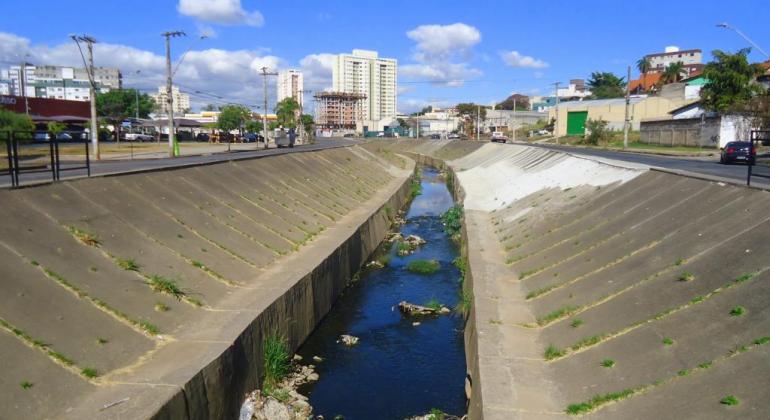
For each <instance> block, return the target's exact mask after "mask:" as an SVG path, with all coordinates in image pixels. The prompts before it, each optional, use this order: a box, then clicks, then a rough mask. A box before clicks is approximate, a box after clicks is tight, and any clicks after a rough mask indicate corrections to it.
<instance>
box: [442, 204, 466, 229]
mask: <svg viewBox="0 0 770 420" xmlns="http://www.w3.org/2000/svg"><path fill="white" fill-rule="evenodd" d="M441 221H442V222H444V230H445V231H446V233H447V234H448V235H449V236H454V235H456V234H458V233H460V230H462V228H463V225H462V223H463V207H462V206H461V205H459V204H455V205H454V206H452V207H450V208H449V210H447V211H446V212H445V213H444V214H442V215H441Z"/></svg>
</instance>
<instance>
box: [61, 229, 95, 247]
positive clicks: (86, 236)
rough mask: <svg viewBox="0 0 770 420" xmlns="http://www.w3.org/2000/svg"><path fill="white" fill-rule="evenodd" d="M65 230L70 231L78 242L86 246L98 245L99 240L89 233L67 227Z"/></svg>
mask: <svg viewBox="0 0 770 420" xmlns="http://www.w3.org/2000/svg"><path fill="white" fill-rule="evenodd" d="M67 230H69V231H70V233H71V234H73V235H74V236H75V237H76V238H77V239H78V240H79V241H80V242H82V243H83V244H85V245H88V246H97V245H99V238H98V237H97V236H96V235H94V234H93V233H91V232H87V231H85V230H82V229H78V228H76V227H74V226H67Z"/></svg>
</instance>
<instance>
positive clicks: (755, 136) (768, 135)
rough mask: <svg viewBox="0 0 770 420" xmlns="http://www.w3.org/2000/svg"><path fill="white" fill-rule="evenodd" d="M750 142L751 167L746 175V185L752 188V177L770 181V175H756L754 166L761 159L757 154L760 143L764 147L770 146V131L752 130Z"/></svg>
mask: <svg viewBox="0 0 770 420" xmlns="http://www.w3.org/2000/svg"><path fill="white" fill-rule="evenodd" d="M749 141H750V142H751V150H750V151H749V153H750V155H749V167H748V170H747V174H746V185H749V186H750V185H751V177H752V176H755V177H759V178H766V179H770V173H756V172H755V171H754V165H756V163H757V162H756V160H757V159H758V158H759V157H760V156H759V155H758V154H757V152H756V151H757V149H758V146H759V145H760V143H761V144H762V145H763V146H770V130H752V131H751V136H750V137H749ZM763 157H764V156H763Z"/></svg>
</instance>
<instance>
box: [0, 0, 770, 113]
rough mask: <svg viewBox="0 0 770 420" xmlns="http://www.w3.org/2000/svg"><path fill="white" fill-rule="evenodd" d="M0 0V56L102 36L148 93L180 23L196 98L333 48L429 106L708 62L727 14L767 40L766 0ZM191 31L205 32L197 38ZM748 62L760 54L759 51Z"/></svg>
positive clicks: (325, 77)
mask: <svg viewBox="0 0 770 420" xmlns="http://www.w3.org/2000/svg"><path fill="white" fill-rule="evenodd" d="M3 3H4V7H3V9H4V11H5V13H3V15H2V16H0V66H7V65H9V63H11V62H18V61H19V60H20V55H26V54H29V56H28V57H27V59H28V60H30V61H32V62H34V63H35V64H66V65H77V64H79V60H80V56H79V55H78V54H77V51H76V50H75V49H74V47H73V45H72V42H71V41H69V40H68V34H71V33H88V34H90V35H93V36H94V37H96V38H97V39H98V40H99V41H100V44H99V46H98V47H97V50H96V63H97V65H105V66H108V65H109V66H119V67H120V68H121V70H123V72H124V77H125V84H126V86H128V87H133V86H137V87H140V88H141V89H143V90H154V89H155V88H156V86H158V85H159V84H161V83H162V82H163V71H164V67H163V56H164V47H163V42H162V38H161V37H160V35H159V34H160V33H161V32H163V31H166V30H184V31H186V32H187V33H188V35H189V36H188V37H187V38H182V39H175V40H174V42H173V53H174V54H173V55H174V57H175V58H176V59H178V57H179V56H180V55H181V53H183V52H184V51H185V50H186V49H187V48H189V47H192V48H191V51H190V53H188V55H187V57H186V59H185V62H184V63H183V64H182V65H181V66H180V69H179V72H178V73H177V76H176V79H177V81H178V82H179V84H180V85H181V86H182V87H183V89H184V90H187V91H189V92H193V93H194V92H195V91H198V92H204V93H194V96H193V100H194V102H195V103H196V104H202V103H206V102H237V103H243V104H247V105H254V104H258V103H261V101H262V93H261V86H262V85H261V79H260V78H259V76H258V75H257V73H258V69H259V68H260V67H262V66H263V65H264V66H267V67H270V68H289V67H295V68H302V69H303V70H304V71H305V73H306V79H307V81H306V84H307V85H309V88H310V89H314V90H320V89H323V88H325V87H329V86H330V84H331V69H330V63H331V61H330V60H331V55H332V54H337V53H340V52H349V51H350V50H352V49H353V48H361V49H373V50H377V51H379V53H380V55H381V56H385V57H392V58H396V59H398V61H399V70H400V71H399V86H400V95H399V110H400V111H402V112H409V111H413V110H415V109H417V108H419V107H421V106H423V105H426V104H435V105H439V106H442V105H448V104H454V103H457V102H465V101H475V102H479V103H484V104H488V103H491V102H492V101H499V100H502V99H504V98H505V97H506V96H507V95H508V94H510V93H511V92H514V91H516V92H520V93H524V94H530V95H531V94H547V93H548V92H549V89H551V88H550V87H549V85H550V84H551V83H553V82H555V81H560V82H562V83H565V82H567V81H568V80H569V79H571V78H587V77H588V75H589V74H590V73H591V72H592V71H597V70H601V71H613V72H615V73H617V74H625V67H626V66H627V65H629V64H631V65H633V63H634V62H635V61H636V60H637V59H638V58H639V57H641V56H642V55H644V54H647V53H653V52H659V51H662V50H663V48H664V47H665V46H667V45H676V46H679V47H680V48H683V49H690V48H700V49H702V50H703V51H704V54H705V56H706V57H707V58H710V51H711V50H713V49H723V50H728V51H734V50H737V49H739V48H742V47H744V46H747V44H746V42H745V41H744V40H743V39H741V38H740V37H739V36H738V35H737V34H736V33H734V32H732V31H728V30H724V29H719V28H717V27H715V24H716V23H718V22H723V21H726V22H729V23H730V24H732V25H733V26H735V27H737V28H740V29H741V30H742V31H743V32H744V33H746V34H747V35H748V36H749V37H751V38H752V39H753V40H754V41H755V42H757V43H758V44H759V45H760V46H762V47H763V48H764V49H765V50H770V25H768V22H767V19H768V17H770V6H768V4H767V2H766V1H761V0H755V1H748V0H735V1H731V2H724V1H714V0H708V1H699V2H624V3H622V4H621V3H620V2H618V1H612V2H611V1H590V0H586V1H583V2H581V3H580V6H581V7H579V8H576V7H574V3H568V2H560V1H551V2H539V1H538V2H533V1H530V2H520V1H495V2H493V1H484V0H482V1H462V2H459V1H458V2H455V1H447V0H444V1H433V0H421V1H414V0H413V1H400V0H390V1H387V2H380V1H353V0H337V1H323V2H321V1H299V0H284V1H280V2H279V1H253V0H240V1H239V0H155V1H145V0H133V1H130V2H123V1H121V2H118V1H105V0H102V1H96V0H80V1H78V2H77V6H73V3H70V2H62V1H61V0H33V1H29V0H27V1H19V0H5V1H4V2H3ZM727 4H729V7H728V6H726V5H727ZM9 10H10V11H12V12H14V13H8V11H9ZM200 33H208V34H210V35H211V37H210V38H208V39H206V40H203V41H197V36H198V35H199V34H200ZM506 58H507V60H506ZM751 58H752V59H754V60H756V61H760V60H762V59H763V56H762V55H761V54H759V53H758V52H757V51H754V52H752V55H751ZM136 70H139V71H140V73H139V74H138V75H137V74H136V73H135V71H136ZM634 73H635V72H634ZM211 94H213V95H211ZM271 94H272V95H273V96H274V93H273V92H271ZM214 95H215V96H214Z"/></svg>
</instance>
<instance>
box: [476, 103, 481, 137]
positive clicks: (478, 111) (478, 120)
mask: <svg viewBox="0 0 770 420" xmlns="http://www.w3.org/2000/svg"><path fill="white" fill-rule="evenodd" d="M480 123H481V105H476V141H479V134H480V133H481V127H480V126H479V124H480Z"/></svg>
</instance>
